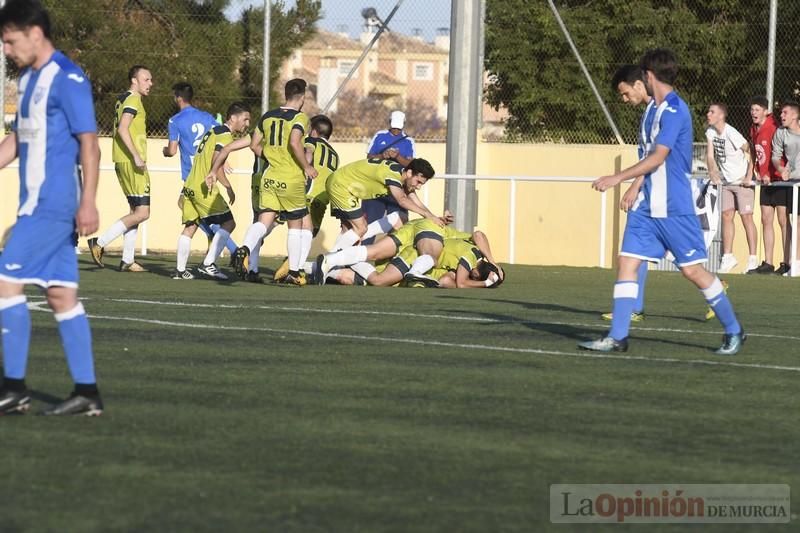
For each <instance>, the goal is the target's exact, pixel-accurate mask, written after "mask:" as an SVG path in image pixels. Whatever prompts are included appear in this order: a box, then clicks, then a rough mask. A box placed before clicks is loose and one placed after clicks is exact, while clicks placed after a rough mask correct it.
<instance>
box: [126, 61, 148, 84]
mask: <svg viewBox="0 0 800 533" xmlns="http://www.w3.org/2000/svg"><path fill="white" fill-rule="evenodd" d="M140 70H150V69H149V68H147V67H146V66H144V65H134V66H132V67H131V68H130V70H128V80H129V81H130V80H132V79H133V78H135V77H136V75H137V74H139V71H140Z"/></svg>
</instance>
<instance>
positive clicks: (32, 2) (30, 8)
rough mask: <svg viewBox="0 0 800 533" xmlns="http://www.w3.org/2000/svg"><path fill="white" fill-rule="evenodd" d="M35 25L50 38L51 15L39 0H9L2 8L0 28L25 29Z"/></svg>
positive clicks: (0, 11)
mask: <svg viewBox="0 0 800 533" xmlns="http://www.w3.org/2000/svg"><path fill="white" fill-rule="evenodd" d="M33 26H39V27H40V28H41V29H42V33H43V34H44V36H45V37H46V38H47V39H50V15H49V14H48V13H47V10H46V9H45V8H44V6H42V4H41V2H39V0H7V2H6V3H5V5H4V6H3V8H2V9H0V28H15V29H17V30H20V31H24V30H27V29H28V28H31V27H33Z"/></svg>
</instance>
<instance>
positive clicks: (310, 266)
mask: <svg viewBox="0 0 800 533" xmlns="http://www.w3.org/2000/svg"><path fill="white" fill-rule="evenodd" d="M316 268H317V263H316V262H313V263H312V262H311V261H306V262H305V263H303V272H307V273H309V274H313V273H314V269H316Z"/></svg>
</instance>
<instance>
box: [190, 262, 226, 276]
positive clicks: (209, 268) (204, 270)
mask: <svg viewBox="0 0 800 533" xmlns="http://www.w3.org/2000/svg"><path fill="white" fill-rule="evenodd" d="M197 271H198V272H200V273H201V274H202V275H204V276H206V277H207V278H211V279H219V280H226V279H228V276H226V275H225V274H223V273H222V272H220V270H219V268H217V264H216V263H211V264H210V265H200V266H198V267H197Z"/></svg>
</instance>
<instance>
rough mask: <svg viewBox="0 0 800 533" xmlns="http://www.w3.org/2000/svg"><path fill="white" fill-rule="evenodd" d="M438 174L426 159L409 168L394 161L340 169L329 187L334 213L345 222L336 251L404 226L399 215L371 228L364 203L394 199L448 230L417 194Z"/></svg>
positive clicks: (413, 162)
mask: <svg viewBox="0 0 800 533" xmlns="http://www.w3.org/2000/svg"><path fill="white" fill-rule="evenodd" d="M433 176H434V170H433V167H432V166H431V164H430V163H428V162H427V161H426V160H424V159H419V158H418V159H412V160H411V162H410V163H409V164H408V166H407V167H403V166H401V165H400V164H399V163H396V162H394V161H391V160H385V159H364V160H360V161H355V162H353V163H350V164H347V165H345V166H343V167H341V168H339V169H338V170H337V171H336V172H334V173H333V174H332V175H331V176H330V177H329V178H328V182H327V184H326V186H325V187H326V189H327V191H328V196H329V197H330V203H331V213H332V214H333V215H334V216H336V217H338V218H339V219H340V220H341V221H342V234H341V235H339V237H338V238H337V240H336V243H335V244H334V248H333V249H334V250H340V249H343V248H347V247H349V246H353V245H354V244H355V243H357V242H358V241H360V240H362V239H367V238H369V237H372V236H374V235H377V234H379V233H387V232H388V231H389V230H390V229H391V228H392V227H393V226H398V227H399V225H400V223H401V221H400V217H399V215H398V214H397V213H392V214H391V215H387V216H386V217H384V218H383V219H380V220H376V221H375V222H372V223H370V224H369V225H367V219H366V217H365V216H364V210H363V209H362V207H361V201H362V200H367V199H371V198H380V197H383V196H392V197H393V198H394V199H395V201H397V203H398V205H399V206H400V207H402V208H404V209H407V210H409V211H413V212H414V213H417V214H419V215H420V216H422V217H424V218H428V219H430V220H432V221H434V222H435V223H437V224H439V225H441V226H444V225H445V224H446V221H445V220H444V219H442V218H441V217H438V216H436V215H434V214H433V213H432V212H431V211H430V210H429V209H428V208H427V207H425V205H424V204H423V203H422V201H421V200H420V199H419V197H417V193H416V191H417V190H419V189H420V188H421V187H422V186H423V185H425V183H426V182H427V181H428V180H430V179H432V178H433Z"/></svg>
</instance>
